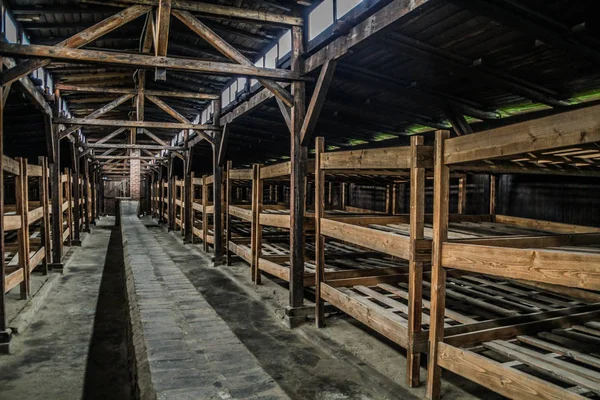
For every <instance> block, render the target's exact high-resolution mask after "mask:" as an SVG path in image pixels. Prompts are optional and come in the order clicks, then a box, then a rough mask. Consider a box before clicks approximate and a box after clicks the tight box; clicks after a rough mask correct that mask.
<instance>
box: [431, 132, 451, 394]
mask: <svg viewBox="0 0 600 400" xmlns="http://www.w3.org/2000/svg"><path fill="white" fill-rule="evenodd" d="M449 137H450V132H448V131H437V132H436V135H435V151H434V157H435V159H434V162H435V167H434V168H435V170H434V174H433V182H434V183H433V185H434V186H433V253H432V256H431V306H430V307H431V308H430V313H429V315H430V322H429V364H428V366H427V398H429V399H439V398H440V386H441V378H442V369H441V368H440V366H439V365H438V361H437V354H438V345H439V342H440V341H441V340H443V339H444V316H445V310H446V270H444V268H443V266H442V246H443V244H444V242H445V241H446V240H447V239H448V203H449V199H450V189H449V187H450V184H449V181H450V168H448V166H447V165H446V164H445V163H444V145H445V141H446V139H448V138H449Z"/></svg>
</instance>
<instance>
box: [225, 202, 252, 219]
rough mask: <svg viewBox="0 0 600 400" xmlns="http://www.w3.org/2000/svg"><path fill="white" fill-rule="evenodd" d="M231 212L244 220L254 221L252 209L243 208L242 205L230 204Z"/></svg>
mask: <svg viewBox="0 0 600 400" xmlns="http://www.w3.org/2000/svg"><path fill="white" fill-rule="evenodd" d="M229 213H230V214H231V215H232V216H234V217H236V218H239V219H242V220H244V221H248V222H251V221H252V210H251V209H248V208H243V207H240V206H235V205H230V206H229Z"/></svg>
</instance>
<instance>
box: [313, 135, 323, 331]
mask: <svg viewBox="0 0 600 400" xmlns="http://www.w3.org/2000/svg"><path fill="white" fill-rule="evenodd" d="M315 141H316V143H315V147H316V153H315V267H316V268H315V269H316V271H315V307H316V308H315V321H316V325H317V328H322V327H323V326H325V303H324V302H323V300H322V299H321V283H322V282H323V281H324V280H325V237H324V236H323V235H321V218H323V215H324V213H325V170H324V169H322V168H321V155H322V154H323V153H324V151H325V141H324V140H323V138H322V137H317V138H316V139H315Z"/></svg>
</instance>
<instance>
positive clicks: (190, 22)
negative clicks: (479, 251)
mask: <svg viewBox="0 0 600 400" xmlns="http://www.w3.org/2000/svg"><path fill="white" fill-rule="evenodd" d="M173 15H174V16H175V17H177V18H178V19H179V20H180V21H181V22H183V23H184V24H185V25H186V26H187V27H188V28H190V29H191V30H192V31H193V32H195V33H196V34H198V36H200V37H201V38H203V39H204V40H206V41H207V42H208V43H210V44H211V45H212V46H213V47H214V48H216V49H217V50H218V51H219V52H221V53H222V54H223V55H224V56H226V57H227V58H229V59H230V60H232V61H235V62H237V63H238V64H240V65H244V66H253V65H254V64H253V63H252V61H250V60H249V59H248V58H246V56H244V55H243V54H242V53H240V52H239V51H238V50H237V49H236V48H235V47H233V46H232V45H230V44H229V43H227V42H226V41H225V40H224V39H223V38H221V37H220V36H219V35H217V34H216V33H215V32H214V31H212V30H211V29H210V28H209V27H208V26H206V25H205V24H203V23H202V22H200V21H199V20H198V19H197V18H196V17H194V16H193V15H192V14H191V13H189V12H188V11H178V10H175V11H173ZM258 81H259V82H260V84H261V85H263V86H264V87H265V88H267V89H268V90H269V91H271V92H272V93H273V94H274V95H275V97H277V98H278V99H280V100H281V101H282V102H283V103H284V104H285V105H286V106H288V107H292V101H293V99H292V95H291V94H290V93H289V92H288V91H287V90H286V89H284V88H283V87H281V85H279V84H278V83H277V82H273V81H272V80H270V79H258Z"/></svg>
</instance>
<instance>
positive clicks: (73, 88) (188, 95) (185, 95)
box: [55, 74, 219, 100]
mask: <svg viewBox="0 0 600 400" xmlns="http://www.w3.org/2000/svg"><path fill="white" fill-rule="evenodd" d="M129 75H131V74H129ZM55 87H56V88H57V89H60V90H61V91H65V92H84V93H103V94H105V93H115V94H136V93H137V91H136V90H135V89H125V88H123V89H122V88H102V87H94V86H77V85H69V84H64V83H57V84H56V86H55ZM145 93H146V94H147V95H151V96H160V97H175V98H180V99H197V100H217V99H218V98H219V95H218V94H209V93H194V92H178V91H168V90H146V91H145Z"/></svg>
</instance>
